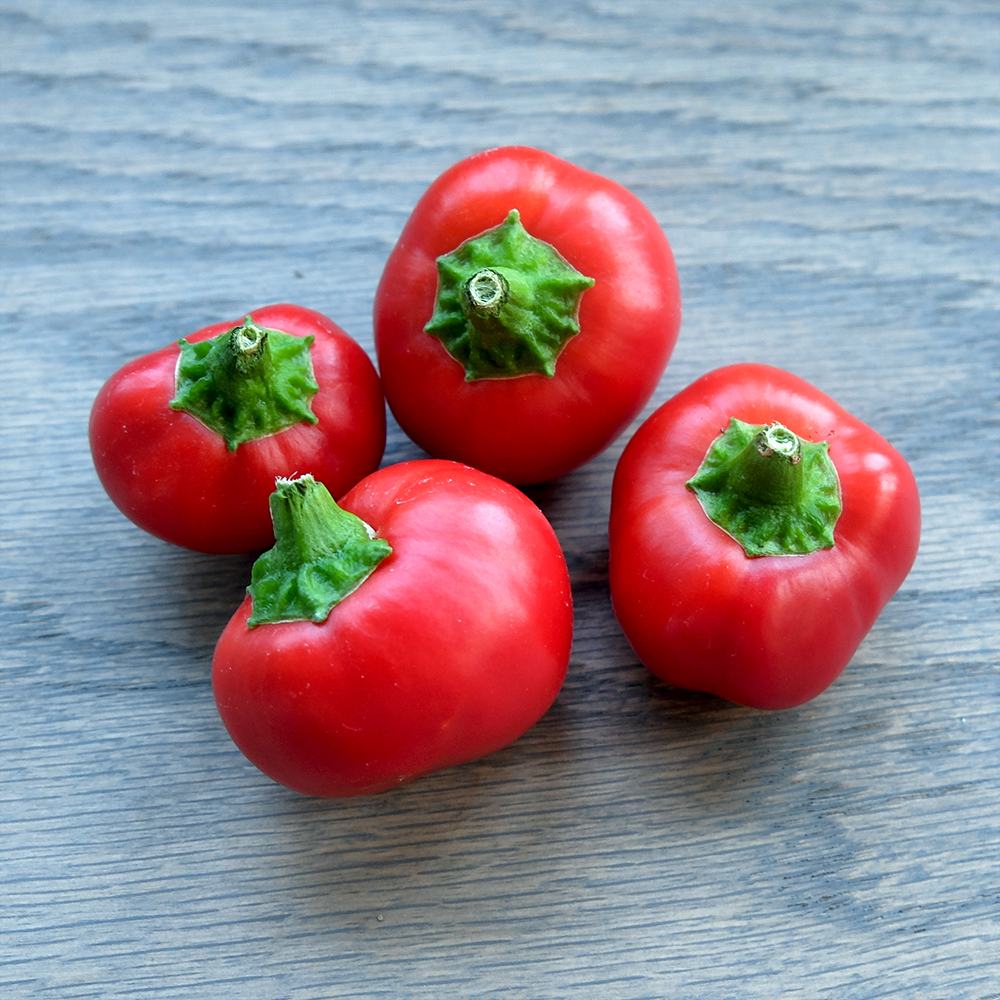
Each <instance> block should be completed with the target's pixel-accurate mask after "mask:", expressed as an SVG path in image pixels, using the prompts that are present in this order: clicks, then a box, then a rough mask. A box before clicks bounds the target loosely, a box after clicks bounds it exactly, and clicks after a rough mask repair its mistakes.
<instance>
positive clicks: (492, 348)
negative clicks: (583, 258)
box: [424, 209, 594, 382]
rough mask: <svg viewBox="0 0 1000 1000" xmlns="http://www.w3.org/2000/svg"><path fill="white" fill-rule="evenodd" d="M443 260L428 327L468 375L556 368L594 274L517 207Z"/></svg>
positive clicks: (502, 375) (494, 375)
mask: <svg viewBox="0 0 1000 1000" xmlns="http://www.w3.org/2000/svg"><path fill="white" fill-rule="evenodd" d="M437 267H438V292H437V299H436V301H435V304H434V313H433V315H432V316H431V318H430V321H429V322H428V323H427V325H426V326H425V327H424V330H425V332H427V333H429V334H430V335H431V336H433V337H437V338H438V339H439V340H440V341H441V343H442V344H443V345H444V347H445V349H446V350H447V351H448V353H449V354H450V355H451V356H452V357H453V358H454V359H455V360H456V361H458V362H459V363H460V364H461V365H462V366H463V367H464V368H465V378H466V381H468V382H471V381H474V380H476V379H482V378H514V377H517V376H519V375H530V374H541V375H547V376H549V377H551V376H552V375H554V374H555V370H556V359H557V358H558V356H559V353H560V352H561V351H562V349H563V347H564V346H565V345H566V342H567V341H568V340H569V339H570V337H572V336H574V335H575V334H577V333H579V332H580V323H579V320H578V313H579V306H580V298H581V296H582V295H583V293H584V292H585V291H586V290H587V289H588V288H590V287H592V286H593V284H594V279H593V278H588V277H586V276H585V275H583V274H581V273H580V272H579V271H577V270H576V268H574V267H573V266H572V264H570V263H569V262H568V261H567V260H566V259H565V258H564V257H563V256H562V255H561V254H560V253H559V251H558V250H556V249H555V247H553V246H551V245H550V244H548V243H545V242H543V241H542V240H538V239H535V237H533V236H531V235H530V234H529V233H528V232H527V231H526V230H525V228H524V226H522V225H521V218H520V215H519V213H518V211H517V209H514V210H512V211H511V212H510V214H509V215H508V216H507V218H506V219H505V220H504V221H503V222H502V223H501V224H500V225H499V226H495V227H494V228H493V229H487V230H486V232H484V233H480V234H479V235H478V236H475V237H473V238H472V239H470V240H466V241H465V242H464V243H462V244H461V245H460V246H458V247H457V248H456V249H454V250H453V251H451V253H446V254H444V255H443V256H441V257H438V259H437Z"/></svg>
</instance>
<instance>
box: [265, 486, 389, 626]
mask: <svg viewBox="0 0 1000 1000" xmlns="http://www.w3.org/2000/svg"><path fill="white" fill-rule="evenodd" d="M270 506H271V520H272V521H273V523H274V539H275V541H274V547H273V548H271V549H269V550H268V551H267V552H265V553H264V554H263V555H262V556H261V557H260V558H259V559H258V560H257V561H256V562H255V563H254V565H253V571H252V573H251V578H250V586H249V587H248V588H247V591H248V593H249V594H250V596H251V598H252V599H253V613H252V615H251V616H250V618H249V619H248V620H247V625H248V626H249V627H250V628H254V627H255V626H257V625H263V624H269V623H273V622H289V621H311V622H323V621H325V620H326V618H327V616H328V615H329V614H330V611H331V610H332V609H333V608H334V607H335V606H336V605H337V604H339V603H340V602H341V601H342V600H343V599H344V598H345V597H347V596H348V594H352V593H353V592H354V591H355V590H357V589H358V587H360V586H361V584H362V583H364V581H365V580H367V579H368V577H369V576H371V574H372V573H373V572H374V571H375V569H376V568H377V566H378V565H379V563H381V562H382V560H383V559H385V558H386V556H388V555H389V554H390V553H391V552H392V548H391V547H390V546H389V543H388V542H387V541H385V540H384V539H382V538H376V537H375V534H374V532H373V531H372V530H371V529H370V528H369V527H368V525H366V524H365V522H364V521H362V520H361V518H360V517H357V516H355V515H354V514H351V513H349V512H348V511H346V510H344V509H343V508H342V507H339V506H338V505H337V503H336V502H335V501H334V499H333V497H332V496H330V491H329V490H327V488H326V487H325V486H324V485H323V484H322V483H319V482H317V481H316V480H315V479H314V478H313V477H312V476H309V475H305V476H300V477H299V478H298V479H279V480H278V481H277V487H276V489H275V491H274V493H272V494H271V499H270Z"/></svg>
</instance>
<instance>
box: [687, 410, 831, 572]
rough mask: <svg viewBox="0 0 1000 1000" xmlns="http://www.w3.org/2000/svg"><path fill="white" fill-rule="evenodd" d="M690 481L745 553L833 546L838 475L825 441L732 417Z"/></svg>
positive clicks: (710, 512)
mask: <svg viewBox="0 0 1000 1000" xmlns="http://www.w3.org/2000/svg"><path fill="white" fill-rule="evenodd" d="M687 485H688V487H689V488H690V489H691V490H693V491H694V493H695V494H696V495H697V496H698V500H699V501H700V503H701V506H702V509H703V510H704V511H705V513H706V515H707V516H708V517H709V518H710V519H711V520H712V521H713V522H714V523H715V524H717V525H718V526H719V527H720V528H722V530H723V531H725V532H726V533H727V534H729V535H731V536H732V537H733V538H734V539H736V541H737V542H739V543H740V545H741V546H742V547H743V550H744V552H745V553H746V554H747V555H748V556H765V555H767V556H787V555H804V554H807V553H809V552H816V551H817V550H819V549H828V548H832V547H833V545H834V526H835V524H836V523H837V518H838V517H839V516H840V511H841V500H840V480H839V477H838V476H837V469H836V467H835V466H834V464H833V462H832V461H831V459H830V456H829V445H828V444H827V443H826V442H825V441H819V442H811V441H806V440H804V439H803V438H800V437H798V435H796V434H794V433H793V432H792V431H790V430H789V429H788V428H787V427H784V426H782V425H781V424H779V423H773V424H769V425H767V426H762V425H757V424H747V423H744V422H743V421H742V420H737V419H736V418H735V417H734V418H732V419H731V420H730V421H729V426H728V427H727V428H726V430H725V431H724V432H723V433H722V435H720V436H719V437H718V438H716V439H715V441H713V442H712V445H711V447H710V448H709V450H708V453H707V454H706V455H705V459H704V461H703V462H702V464H701V465H700V466H699V468H698V471H697V472H696V473H695V475H694V477H693V478H692V479H690V480H689V481H688V483H687Z"/></svg>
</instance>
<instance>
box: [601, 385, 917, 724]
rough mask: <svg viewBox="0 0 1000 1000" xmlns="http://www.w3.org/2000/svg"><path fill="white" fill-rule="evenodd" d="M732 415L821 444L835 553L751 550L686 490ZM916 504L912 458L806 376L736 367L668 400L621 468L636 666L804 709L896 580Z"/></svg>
mask: <svg viewBox="0 0 1000 1000" xmlns="http://www.w3.org/2000/svg"><path fill="white" fill-rule="evenodd" d="M730 417H737V418H739V419H740V420H744V421H746V422H748V423H752V424H768V423H771V422H773V421H779V422H781V423H782V424H784V425H785V426H786V427H789V428H790V429H791V430H793V431H794V432H795V433H796V434H798V435H800V436H801V437H803V438H806V439H808V440H810V441H827V442H829V445H830V451H829V454H830V458H831V459H832V460H833V464H834V465H835V466H836V468H837V472H838V474H839V476H840V484H841V491H842V499H843V510H842V513H841V516H840V518H839V520H838V521H837V525H836V528H835V531H834V540H835V544H834V547H833V548H832V549H826V550H821V551H818V552H814V553H810V554H808V555H795V556H770V557H769V556H764V557H758V558H753V559H751V558H749V557H748V556H746V555H745V554H744V552H743V550H742V548H741V547H740V546H739V544H738V543H737V542H736V541H735V540H734V539H732V538H731V537H730V536H729V535H727V534H726V533H725V532H724V531H723V530H722V529H721V528H719V527H718V526H716V525H715V524H714V523H713V522H712V521H710V520H709V519H708V517H707V516H706V515H705V513H704V511H703V510H702V508H701V504H700V503H699V502H698V499H697V497H696V496H695V494H694V493H693V492H691V490H689V489H687V487H686V486H685V485H684V484H685V482H686V481H687V480H688V479H690V478H691V477H692V476H693V475H694V473H695V471H696V470H697V468H698V466H699V465H700V464H701V462H702V460H703V459H704V457H705V453H706V452H707V451H708V448H709V445H710V444H711V443H712V441H713V440H714V439H715V438H716V437H717V436H718V435H719V434H720V433H721V432H722V431H723V430H724V429H725V427H726V426H727V424H728V422H729V418H730ZM919 540H920V499H919V496H918V493H917V485H916V482H915V480H914V477H913V473H912V472H911V471H910V467H909V466H908V465H907V463H906V461H905V460H904V459H903V457H902V456H901V455H900V454H899V453H898V452H897V451H896V450H895V449H894V448H893V447H892V446H891V445H889V444H888V443H887V442H886V441H885V440H884V439H883V438H881V437H880V436H879V435H878V434H877V433H876V432H875V431H873V430H872V429H871V428H870V427H868V426H866V425H865V424H864V423H862V422H861V421H860V420H858V419H857V418H855V417H853V416H851V415H850V414H849V413H847V412H846V411H845V410H843V409H842V408H841V407H840V406H838V405H837V404H836V403H835V402H834V401H833V400H832V399H830V398H829V397H827V396H825V395H824V394H823V393H821V392H820V391H819V390H818V389H815V388H814V387H813V386H811V385H810V384H809V383H808V382H805V381H803V380H802V379H800V378H797V377H796V376H794V375H790V374H788V373H787V372H784V371H781V370H779V369H777V368H770V367H766V366H764V365H733V366H731V367H728V368H720V369H718V370H716V371H713V372H710V373H709V374H708V375H705V376H704V377H702V378H700V379H698V380H697V381H696V382H694V383H693V384H692V385H690V386H689V387H688V388H687V389H685V390H684V391H682V392H681V393H679V394H678V395H676V396H675V397H674V398H673V399H671V400H669V401H668V402H667V403H665V404H664V405H663V406H662V407H660V409H658V410H657V411H656V412H655V413H654V414H653V415H652V416H651V417H649V419H648V420H647V421H646V422H645V423H644V424H643V425H642V427H640V429H639V430H638V431H637V432H636V434H635V436H634V437H633V438H632V440H631V441H630V442H629V444H628V446H627V447H626V449H625V451H624V453H623V454H622V457H621V459H620V461H619V464H618V468H617V470H616V472H615V479H614V487H613V491H612V501H611V522H610V579H611V596H612V601H613V603H614V609H615V614H616V615H617V617H618V620H619V622H620V623H621V626H622V628H623V630H624V632H625V635H626V636H627V637H628V640H629V642H630V643H631V644H632V647H633V648H634V649H635V651H636V654H637V655H638V656H639V659H640V660H642V662H643V663H644V664H645V665H646V666H647V667H648V668H649V669H650V670H651V671H652V672H653V673H654V674H656V675H657V676H658V677H660V678H662V679H663V680H664V681H666V682H667V683H669V684H673V685H675V686H677V687H681V688H686V689H688V690H692V691H706V692H711V693H713V694H716V695H719V696H720V697H722V698H727V699H729V700H730V701H734V702H737V703H739V704H742V705H749V706H753V707H756V708H766V709H780V708H789V707H791V706H793V705H799V704H801V703H803V702H805V701H808V700H809V699H811V698H815V697H816V695H818V694H820V693H821V692H822V691H824V690H825V689H826V688H827V687H828V686H829V685H830V684H832V683H833V681H834V680H835V679H836V678H837V677H838V676H839V674H840V673H841V671H842V670H843V669H844V667H845V666H846V665H847V663H848V662H849V661H850V659H851V657H852V656H853V655H854V652H855V650H856V649H857V648H858V646H859V644H860V643H861V640H862V639H863V638H864V637H865V635H866V634H867V633H868V631H869V629H870V628H871V627H872V625H873V624H874V622H875V619H876V618H877V617H878V615H879V613H880V612H881V611H882V608H883V607H884V606H885V605H886V603H887V602H888V601H889V599H890V598H891V597H892V595H893V594H894V593H895V592H896V590H897V589H898V588H899V586H900V584H901V583H902V582H903V580H904V578H905V577H906V574H907V573H908V572H909V570H910V567H911V566H912V565H913V561H914V559H915V558H916V554H917V546H918V544H919Z"/></svg>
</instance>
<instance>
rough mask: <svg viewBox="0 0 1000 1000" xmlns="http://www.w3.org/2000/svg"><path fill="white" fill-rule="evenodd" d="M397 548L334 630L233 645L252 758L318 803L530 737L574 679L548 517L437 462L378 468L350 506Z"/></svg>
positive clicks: (230, 671)
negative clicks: (319, 798)
mask: <svg viewBox="0 0 1000 1000" xmlns="http://www.w3.org/2000/svg"><path fill="white" fill-rule="evenodd" d="M340 503H341V506H342V507H344V508H345V509H346V510H349V511H351V512H353V513H355V514H357V515H358V516H359V517H360V518H362V520H364V521H365V522H366V523H367V524H368V525H370V526H371V527H372V528H373V529H374V530H375V531H376V533H377V534H378V535H379V536H380V537H382V538H384V539H386V540H387V541H388V542H389V544H390V545H391V546H392V549H393V551H392V554H391V555H390V556H389V557H388V558H387V559H385V560H384V561H383V562H382V563H381V564H380V565H379V566H378V567H377V568H376V570H375V572H374V573H373V574H372V575H371V576H370V577H369V578H368V579H367V580H366V581H365V582H364V583H363V584H362V585H361V586H360V587H359V588H358V589H357V590H356V591H354V593H352V594H350V595H349V596H348V597H346V598H345V599H344V600H343V601H342V602H341V603H340V604H338V605H337V606H336V607H334V609H333V610H332V611H331V612H330V615H329V617H328V618H327V619H326V621H325V622H323V623H322V624H319V625H317V624H313V623H312V622H279V623H275V624H272V625H258V626H257V627H256V628H253V629H249V628H247V626H246V621H247V618H248V617H249V615H250V612H251V608H252V602H251V599H250V598H249V597H247V599H246V600H245V601H244V602H243V605H242V606H241V607H240V608H239V610H238V611H237V612H236V614H235V615H234V616H233V618H232V620H231V621H230V622H229V624H228V626H227V627H226V629H225V631H224V632H223V634H222V637H221V638H220V640H219V643H218V646H217V648H216V651H215V657H214V659H213V662H212V687H213V691H214V693H215V698H216V703H217V704H218V708H219V713H220V715H221V716H222V720H223V722H224V723H225V726H226V728H227V729H228V731H229V734H230V735H231V736H232V738H233V740H234V741H235V743H236V745H237V746H238V747H239V748H240V749H241V750H242V751H243V753H244V754H245V755H246V756H247V757H248V758H249V759H250V760H251V761H252V762H253V763H254V764H255V765H256V766H257V767H258V768H260V769H261V770H262V771H263V772H264V773H265V774H267V775H269V776H270V777H271V778H273V779H274V780H275V781H279V782H281V783H282V784H283V785H287V786H288V787H289V788H292V789H295V790H296V791H300V792H304V793H306V794H309V795H320V796H329V797H344V796H352V795H363V794H368V793H371V792H378V791H383V790H385V789H387V788H391V787H393V786H395V785H398V784H401V783H402V782H405V781H410V780H411V779H413V778H415V777H418V776H419V775H421V774H425V773H427V772H429V771H437V770H440V769H442V768H446V767H450V766H452V765H454V764H459V763H461V762H463V761H469V760H473V759H475V758H477V757H481V756H483V755H484V754H488V753H491V752H493V751H494V750H499V749H500V748H501V747H504V746H507V744H509V743H511V742H513V741H514V740H516V739H517V738H518V737H519V736H521V735H522V734H523V733H524V732H526V731H527V730H528V729H529V728H530V727H531V726H533V725H534V724H535V723H536V722H537V721H538V720H539V719H540V718H541V717H542V715H544V713H545V712H546V710H547V709H548V708H549V706H550V705H551V704H552V702H553V701H554V700H555V697H556V695H557V694H558V693H559V689H560V687H561V686H562V683H563V680H564V678H565V676H566V669H567V666H568V664H569V655H570V646H571V644H572V634H573V607H572V597H571V593H570V584H569V574H568V572H567V569H566V562H565V559H564V557H563V554H562V550H561V548H560V546H559V543H558V541H557V539H556V536H555V533H554V532H553V530H552V528H551V527H550V525H549V523H548V521H546V519H545V517H544V516H543V515H542V513H541V511H539V509H538V508H537V507H536V506H535V505H534V504H533V503H532V502H531V501H530V500H529V499H528V498H527V497H525V496H524V494H522V493H520V492H519V491H518V490H516V489H514V488H513V487H512V486H510V485H508V484H507V483H504V482H501V481H500V480H498V479H495V478H493V477H491V476H487V475H485V474H484V473H482V472H479V471H478V470H475V469H471V468H469V467H467V466H463V465H459V464H457V463H454V462H445V461H439V460H435V459H428V460H419V461H413V462H406V463H402V464H400V465H395V466H390V467H388V468H384V469H380V470H379V471H378V472H376V473H374V474H373V475H371V476H369V477H368V478H367V479H365V480H364V481H362V482H361V483H359V484H358V485H357V486H356V487H355V488H354V489H353V490H351V492H350V493H348V494H347V496H346V497H344V498H343V499H342V500H341V501H340Z"/></svg>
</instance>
